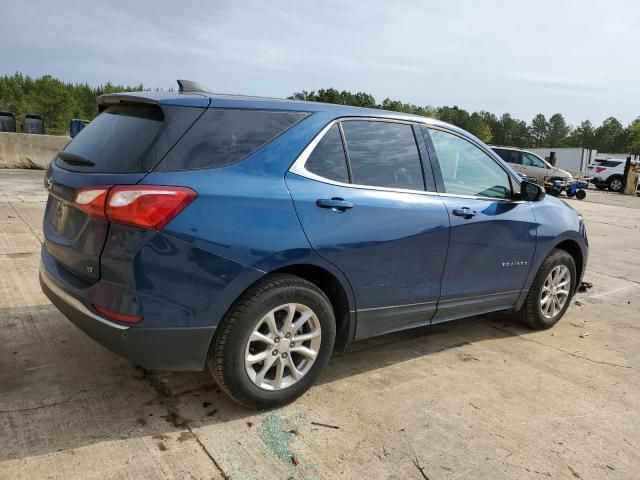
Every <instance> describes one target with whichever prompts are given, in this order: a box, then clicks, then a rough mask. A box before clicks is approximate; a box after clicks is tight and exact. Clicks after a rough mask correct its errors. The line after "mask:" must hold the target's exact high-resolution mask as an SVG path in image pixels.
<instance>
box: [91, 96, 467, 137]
mask: <svg viewBox="0 0 640 480" xmlns="http://www.w3.org/2000/svg"><path fill="white" fill-rule="evenodd" d="M127 100H130V101H133V102H144V103H157V104H160V105H179V106H187V107H207V106H209V105H210V106H211V107H212V108H245V109H255V110H288V111H302V112H311V113H316V112H326V113H329V114H331V115H334V116H335V117H374V118H390V119H396V120H405V121H410V122H418V123H424V124H428V125H439V126H442V127H446V128H448V129H450V130H453V131H455V132H458V133H460V134H463V135H465V136H467V137H473V135H471V134H470V133H469V132H467V131H465V130H463V129H461V128H459V127H456V126H455V125H451V124H449V123H446V122H442V121H440V120H436V119H434V118H430V117H423V116H420V115H413V114H410V113H403V112H395V111H391V110H382V109H378V108H363V107H353V106H351V105H337V104H333V103H322V102H309V101H303V100H294V99H283V98H270V97H257V96H249V95H231V94H225V93H204V92H151V91H143V92H123V93H110V94H106V95H101V96H100V97H98V104H99V105H100V106H101V107H102V108H104V107H106V106H107V105H109V104H113V103H117V102H121V101H127Z"/></svg>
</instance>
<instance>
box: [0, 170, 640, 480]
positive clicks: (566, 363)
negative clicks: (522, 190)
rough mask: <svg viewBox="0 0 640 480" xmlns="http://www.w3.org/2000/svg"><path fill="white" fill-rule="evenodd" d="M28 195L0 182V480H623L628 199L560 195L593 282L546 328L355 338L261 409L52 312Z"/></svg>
mask: <svg viewBox="0 0 640 480" xmlns="http://www.w3.org/2000/svg"><path fill="white" fill-rule="evenodd" d="M45 200H46V196H45V194H44V191H43V189H42V172H34V171H9V170H5V171H0V478H1V479H3V480H4V479H29V480H31V479H39V478H43V479H44V478H46V479H88V478H100V479H103V478H105V479H134V478H135V479H140V478H142V479H154V480H155V479H159V478H162V479H219V478H233V479H245V478H246V479H251V478H256V479H267V478H269V479H271V478H274V479H287V478H294V479H301V478H309V479H311V478H331V479H334V478H345V479H351V478H368V479H378V478H390V479H391V478H393V479H410V478H415V479H418V480H424V479H426V478H429V479H432V480H435V479H452V480H453V479H479V478H491V479H525V478H526V479H528V478H554V479H563V478H566V479H572V480H575V479H598V480H600V479H635V478H638V475H639V474H638V472H639V471H640V417H639V413H640V375H639V374H638V360H639V358H640V315H639V308H638V306H639V305H640V249H639V248H638V241H639V239H640V237H639V231H640V199H637V198H630V197H621V196H618V195H615V196H612V195H607V194H603V193H598V192H592V191H590V192H589V194H588V197H587V200H588V201H583V202H580V201H577V200H573V201H570V202H571V205H572V206H574V207H575V208H577V209H578V210H580V211H582V212H583V213H584V215H585V218H586V221H587V225H588V229H589V235H590V241H591V258H590V261H589V268H588V271H587V274H586V280H587V281H589V282H592V283H593V288H592V289H591V290H589V291H588V292H586V293H581V294H579V295H578V296H577V297H576V298H575V299H574V302H573V303H574V304H573V305H572V306H571V308H570V309H569V311H568V313H567V315H566V316H565V317H564V318H563V319H562V320H561V322H560V323H559V324H558V325H557V326H556V327H555V328H553V329H552V330H549V331H544V332H533V331H530V330H527V329H525V328H522V327H520V326H518V325H517V324H514V323H511V322H510V321H509V319H508V318H504V317H503V316H491V317H489V318H471V319H467V320H462V321H457V322H453V323H450V324H444V325H438V326H435V327H431V328H425V329H420V330H417V331H411V332H404V333H400V334H394V335H388V336H385V337H382V338H378V339H372V340H369V341H365V342H360V343H357V344H354V345H353V346H352V347H351V349H350V352H349V353H348V354H347V355H344V356H342V357H340V358H335V359H333V360H332V362H331V364H330V367H329V369H328V371H327V373H326V374H325V375H324V376H323V377H322V379H321V381H320V383H319V384H318V385H317V386H315V387H314V388H313V389H311V391H309V392H308V393H307V394H305V395H304V396H303V397H302V398H301V399H300V400H299V401H297V402H296V403H294V404H292V405H290V406H287V407H285V408H281V409H278V410H274V411H271V412H263V413H256V412H251V411H247V410H244V409H242V408H240V407H238V406H236V405H235V404H233V403H232V402H231V401H229V400H228V399H227V398H226V397H225V396H224V395H223V394H221V393H220V392H219V391H218V390H217V388H216V387H215V386H214V384H213V382H212V381H211V380H210V378H209V376H208V374H207V373H205V372H203V373H179V374H178V373H166V372H145V371H143V370H140V369H137V368H135V367H132V366H130V365H129V364H127V362H126V361H124V360H122V359H120V358H118V357H117V356H115V355H113V354H112V353H110V352H109V351H107V350H106V349H104V348H103V347H101V346H100V345H98V344H96V343H94V342H93V341H92V340H90V339H89V338H88V337H86V336H85V335H84V334H83V333H81V332H80V331H79V330H77V329H76V328H75V327H74V326H73V325H71V323H69V322H68V321H67V320H66V319H65V318H64V317H63V316H62V315H61V314H60V313H58V311H57V310H56V309H55V308H54V307H53V306H52V305H51V304H50V303H49V302H48V300H47V299H46V297H45V296H44V295H43V294H42V293H41V292H40V288H39V285H38V279H37V272H38V258H39V253H38V252H39V249H40V241H41V238H42V234H41V228H40V222H41V217H42V213H43V208H44V204H45V203H44V202H45ZM585 332H588V334H589V335H588V336H584V337H580V334H582V333H585Z"/></svg>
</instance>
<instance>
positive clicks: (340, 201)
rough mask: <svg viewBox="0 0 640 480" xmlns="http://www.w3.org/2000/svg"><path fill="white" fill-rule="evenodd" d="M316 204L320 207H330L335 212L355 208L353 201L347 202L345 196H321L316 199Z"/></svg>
mask: <svg viewBox="0 0 640 480" xmlns="http://www.w3.org/2000/svg"><path fill="white" fill-rule="evenodd" d="M316 205H317V206H319V207H320V208H330V209H331V210H333V211H334V212H344V211H346V210H348V209H350V208H353V203H351V202H347V201H346V200H345V199H344V198H338V197H334V198H331V199H329V198H320V199H318V200H316Z"/></svg>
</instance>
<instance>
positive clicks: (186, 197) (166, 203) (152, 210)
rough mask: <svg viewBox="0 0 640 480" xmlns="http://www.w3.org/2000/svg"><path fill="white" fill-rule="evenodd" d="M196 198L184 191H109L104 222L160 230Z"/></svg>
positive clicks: (139, 187)
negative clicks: (107, 220)
mask: <svg viewBox="0 0 640 480" xmlns="http://www.w3.org/2000/svg"><path fill="white" fill-rule="evenodd" d="M197 196H198V194H197V193H196V192H194V191H193V190H191V189H190V188H186V187H156V186H151V185H136V186H131V187H124V186H123V187H113V188H112V189H111V190H110V191H109V198H108V200H107V208H106V212H107V218H108V219H109V221H110V222H116V223H124V224H127V225H133V226H135V227H140V228H150V229H152V230H160V229H161V228H162V227H164V226H165V225H166V224H167V223H169V222H170V221H171V220H172V219H173V218H174V217H175V216H176V215H177V214H178V213H180V212H181V211H182V210H183V209H184V208H185V207H186V206H187V205H189V204H190V203H191V202H192V201H193V200H194V199H195V198H196V197H197Z"/></svg>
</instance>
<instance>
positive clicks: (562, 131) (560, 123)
mask: <svg viewBox="0 0 640 480" xmlns="http://www.w3.org/2000/svg"><path fill="white" fill-rule="evenodd" d="M570 131H571V127H570V126H569V125H567V122H566V121H565V119H564V117H563V116H562V114H561V113H556V114H554V115H552V116H551V118H550V119H549V129H548V131H547V139H546V141H547V143H548V144H549V146H550V147H563V146H565V144H566V141H567V137H568V135H569V132H570Z"/></svg>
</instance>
